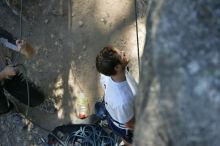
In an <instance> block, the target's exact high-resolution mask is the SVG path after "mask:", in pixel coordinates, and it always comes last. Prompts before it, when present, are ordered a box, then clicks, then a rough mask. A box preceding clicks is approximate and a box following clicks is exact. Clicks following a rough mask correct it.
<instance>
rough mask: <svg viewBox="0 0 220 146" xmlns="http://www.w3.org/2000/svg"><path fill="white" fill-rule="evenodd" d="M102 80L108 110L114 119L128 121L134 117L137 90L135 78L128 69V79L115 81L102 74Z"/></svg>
mask: <svg viewBox="0 0 220 146" xmlns="http://www.w3.org/2000/svg"><path fill="white" fill-rule="evenodd" d="M100 82H101V85H102V86H103V87H104V90H105V103H106V104H105V107H106V109H107V111H108V112H109V114H110V115H111V117H112V118H113V119H114V120H116V121H118V122H119V123H122V124H125V123H127V122H128V121H129V120H131V118H132V117H134V97H135V95H136V91H137V83H136V82H135V80H134V78H133V77H132V76H131V75H130V73H129V72H127V71H126V81H123V82H115V81H113V80H112V79H111V77H109V76H105V75H103V74H101V78H100ZM116 126H118V125H117V124H116Z"/></svg>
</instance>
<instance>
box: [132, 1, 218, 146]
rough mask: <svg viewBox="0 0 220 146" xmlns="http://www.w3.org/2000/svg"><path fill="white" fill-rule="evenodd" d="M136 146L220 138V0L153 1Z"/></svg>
mask: <svg viewBox="0 0 220 146" xmlns="http://www.w3.org/2000/svg"><path fill="white" fill-rule="evenodd" d="M148 4H149V6H148V8H147V26H146V27H147V37H146V45H145V50H144V54H143V56H142V60H141V62H142V66H141V69H142V70H141V82H140V88H139V95H138V96H137V100H136V113H137V117H136V118H137V119H136V125H137V126H136V129H135V142H134V145H136V146H217V145H219V143H220V139H219V137H220V122H219V121H220V116H219V115H220V48H219V47H220V1H217V0H216V1H213V0H198V1H192V0H184V1H176V0H166V1H164V0H154V1H151V0H149V2H148Z"/></svg>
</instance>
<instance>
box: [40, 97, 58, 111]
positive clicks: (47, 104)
mask: <svg viewBox="0 0 220 146" xmlns="http://www.w3.org/2000/svg"><path fill="white" fill-rule="evenodd" d="M38 109H39V110H41V111H45V112H47V113H51V114H54V113H56V112H57V109H56V107H55V106H54V102H53V101H51V100H49V99H47V100H45V101H44V102H43V103H41V104H40V105H39V107H38Z"/></svg>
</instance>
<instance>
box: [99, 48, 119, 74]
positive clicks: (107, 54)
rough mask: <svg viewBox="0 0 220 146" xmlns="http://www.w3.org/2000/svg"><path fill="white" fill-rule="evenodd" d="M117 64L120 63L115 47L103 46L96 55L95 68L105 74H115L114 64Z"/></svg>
mask: <svg viewBox="0 0 220 146" xmlns="http://www.w3.org/2000/svg"><path fill="white" fill-rule="evenodd" d="M117 64H120V59H119V56H118V54H117V52H116V51H115V49H114V48H113V47H111V46H107V47H104V48H103V49H102V50H101V51H100V52H99V53H98V55H97V56H96V68H97V70H98V71H99V72H100V73H102V74H104V75H106V76H111V75H115V74H116V71H115V66H116V65H117Z"/></svg>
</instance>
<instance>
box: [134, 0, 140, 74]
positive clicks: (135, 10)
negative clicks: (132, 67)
mask: <svg viewBox="0 0 220 146" xmlns="http://www.w3.org/2000/svg"><path fill="white" fill-rule="evenodd" d="M134 12H135V24H136V25H135V26H136V37H137V39H136V40H137V55H138V71H139V78H140V75H141V67H140V66H141V61H140V53H139V52H140V48H139V46H140V45H139V34H138V20H137V19H138V12H137V0H134Z"/></svg>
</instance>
